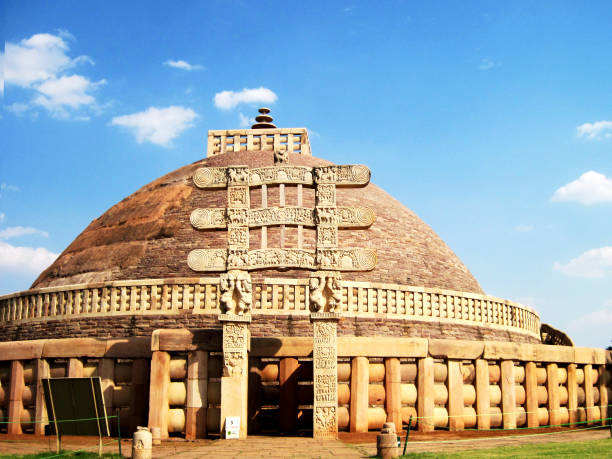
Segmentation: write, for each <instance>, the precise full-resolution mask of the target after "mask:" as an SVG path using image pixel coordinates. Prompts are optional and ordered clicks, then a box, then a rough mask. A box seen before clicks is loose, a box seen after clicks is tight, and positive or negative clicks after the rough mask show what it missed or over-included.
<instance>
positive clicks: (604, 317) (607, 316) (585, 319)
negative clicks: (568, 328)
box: [575, 303, 612, 328]
mask: <svg viewBox="0 0 612 459" xmlns="http://www.w3.org/2000/svg"><path fill="white" fill-rule="evenodd" d="M575 321H576V325H577V326H579V327H582V328H584V327H587V326H598V327H601V326H610V325H612V303H611V304H609V305H608V307H607V308H605V309H600V310H598V311H593V312H589V313H588V314H585V315H583V316H580V317H578V318H577V319H576V320H575Z"/></svg>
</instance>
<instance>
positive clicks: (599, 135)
mask: <svg viewBox="0 0 612 459" xmlns="http://www.w3.org/2000/svg"><path fill="white" fill-rule="evenodd" d="M576 130H577V131H578V137H586V138H587V139H589V140H601V139H604V138H605V139H610V138H612V121H596V122H594V123H584V124H581V125H580V126H578V127H577V128H576Z"/></svg>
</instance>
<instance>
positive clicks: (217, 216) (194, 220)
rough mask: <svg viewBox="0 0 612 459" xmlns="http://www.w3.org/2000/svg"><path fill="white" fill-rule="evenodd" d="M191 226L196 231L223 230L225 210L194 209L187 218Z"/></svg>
mask: <svg viewBox="0 0 612 459" xmlns="http://www.w3.org/2000/svg"><path fill="white" fill-rule="evenodd" d="M189 221H190V222H191V225H192V226H193V227H194V228H197V229H209V228H225V227H226V226H227V222H226V219H225V209H196V210H194V211H193V212H191V216H190V218H189Z"/></svg>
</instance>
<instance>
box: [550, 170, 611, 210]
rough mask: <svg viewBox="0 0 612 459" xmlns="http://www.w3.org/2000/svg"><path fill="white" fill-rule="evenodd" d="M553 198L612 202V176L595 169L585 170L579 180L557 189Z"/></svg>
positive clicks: (583, 201)
mask: <svg viewBox="0 0 612 459" xmlns="http://www.w3.org/2000/svg"><path fill="white" fill-rule="evenodd" d="M552 200H553V201H567V202H570V201H575V202H579V203H581V204H586V205H590V204H598V203H602V202H612V178H607V177H606V176H605V175H603V174H600V173H599V172H595V171H588V172H585V173H584V174H582V175H581V176H580V177H579V178H578V179H577V180H574V181H573V182H570V183H568V184H567V185H564V186H562V187H561V188H559V189H558V190H557V191H555V194H554V195H553V197H552Z"/></svg>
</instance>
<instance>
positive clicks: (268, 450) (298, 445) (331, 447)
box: [0, 428, 610, 459]
mask: <svg viewBox="0 0 612 459" xmlns="http://www.w3.org/2000/svg"><path fill="white" fill-rule="evenodd" d="M542 430H543V431H544V429H542ZM534 433H535V434H537V433H546V435H532V434H534ZM500 434H502V432H477V431H474V432H462V433H452V432H434V433H430V434H421V433H418V432H411V434H410V440H409V442H408V448H407V450H406V451H407V452H426V451H428V452H435V451H456V450H457V449H459V448H460V449H462V450H466V449H476V448H492V447H496V446H516V445H519V444H529V443H545V442H560V441H582V440H596V439H604V438H610V430H609V428H605V429H602V430H579V431H573V430H572V429H555V430H554V431H551V430H550V429H546V430H545V431H544V432H541V431H539V430H538V431H525V430H519V431H505V432H503V435H500ZM104 443H105V446H104V452H113V453H117V452H118V450H119V447H118V442H117V440H116V439H114V440H113V439H111V438H105V439H104ZM121 446H122V453H123V455H124V456H126V457H130V456H131V448H132V445H131V440H123V441H122V442H121ZM63 447H64V448H65V449H68V450H80V449H87V450H88V451H96V450H97V439H96V438H93V437H64V438H63ZM402 447H403V443H402ZM43 451H55V437H40V436H33V435H27V436H18V435H6V434H2V435H0V454H15V455H22V454H31V453H39V452H43ZM375 454H376V433H366V434H350V433H341V434H340V439H339V440H338V441H333V440H328V441H320V440H314V439H312V438H304V437H264V436H249V437H248V438H247V439H244V440H198V441H194V442H188V441H184V440H169V441H164V442H163V443H162V445H160V446H156V447H154V449H153V457H154V458H170V457H171V458H182V459H189V458H198V457H209V458H217V457H241V458H262V457H265V458H281V457H282V458H289V457H299V458H320V457H345V458H363V457H369V456H373V455H375Z"/></svg>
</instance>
